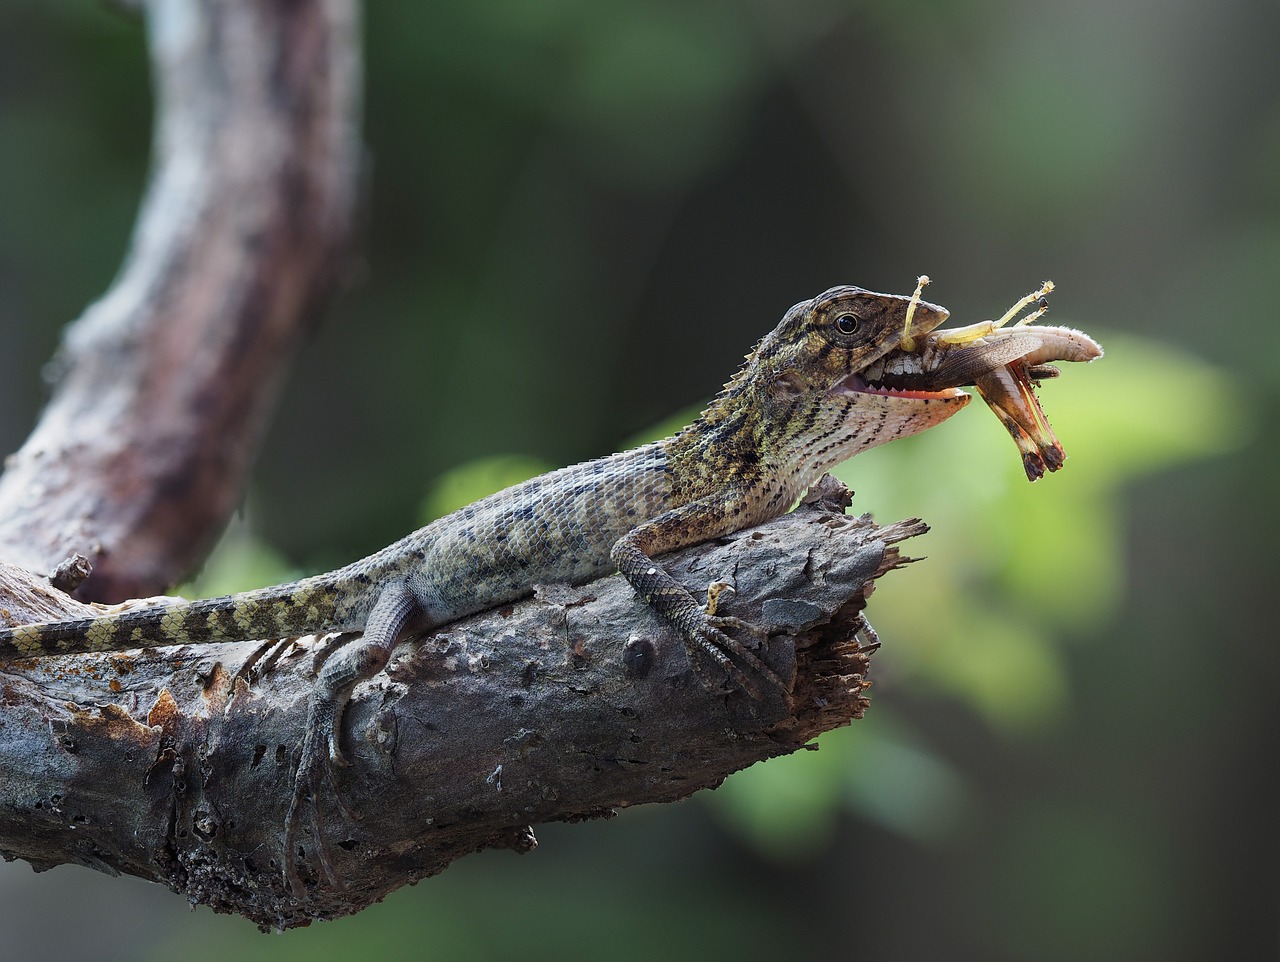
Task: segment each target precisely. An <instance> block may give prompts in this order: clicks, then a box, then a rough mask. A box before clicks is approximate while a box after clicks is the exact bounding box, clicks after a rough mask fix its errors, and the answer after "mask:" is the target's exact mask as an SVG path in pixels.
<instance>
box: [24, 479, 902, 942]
mask: <svg viewBox="0 0 1280 962" xmlns="http://www.w3.org/2000/svg"><path fill="white" fill-rule="evenodd" d="M923 529H924V526H923V525H921V524H920V523H919V522H904V523H902V524H900V525H895V526H892V527H890V528H878V527H877V526H876V525H875V524H874V523H872V522H871V521H870V520H869V519H867V518H861V519H856V518H849V517H846V516H844V515H843V514H842V513H839V512H838V506H837V505H833V504H831V503H830V501H829V500H828V501H823V502H820V503H817V504H812V505H809V506H806V507H802V508H801V509H800V510H799V511H797V512H795V513H793V514H791V515H788V516H787V517H784V518H782V519H779V520H777V521H775V522H772V523H771V524H768V525H765V526H762V527H760V528H757V529H753V530H749V531H745V532H742V533H740V534H738V535H736V536H734V537H733V538H731V539H726V541H725V542H723V543H716V544H710V545H703V546H700V547H697V548H693V549H690V550H687V551H684V552H681V553H679V554H678V555H675V556H673V557H672V560H671V564H670V570H671V571H672V573H673V574H674V575H675V576H676V577H677V579H679V580H682V581H683V582H685V583H686V584H687V585H688V586H689V587H690V589H691V590H695V591H698V590H704V589H705V587H706V585H707V584H708V582H709V581H712V580H716V579H718V578H725V580H728V581H730V582H731V583H733V584H734V585H735V586H736V592H734V593H733V594H732V595H731V596H730V597H729V600H728V601H724V602H722V610H724V611H726V612H728V613H733V614H737V615H739V616H741V617H746V618H749V619H751V620H752V621H755V622H757V623H759V624H763V625H766V626H768V627H769V628H770V630H771V632H772V637H771V639H770V642H769V645H768V653H767V655H766V661H767V662H768V663H769V665H770V666H771V667H772V668H773V669H774V671H776V672H777V673H778V674H779V675H781V676H782V677H783V678H791V677H794V678H795V695H794V699H793V703H792V705H791V706H787V705H784V704H782V702H781V701H780V700H778V701H775V702H754V701H752V700H751V699H750V698H748V697H746V696H745V695H742V694H740V693H734V694H727V695H725V694H721V695H716V694H714V693H711V692H708V691H707V690H706V689H704V688H703V687H702V685H701V684H700V683H699V681H698V678H697V676H696V674H694V672H693V671H692V669H691V667H690V665H689V663H688V660H687V657H686V655H685V651H684V647H683V645H682V644H681V642H680V641H679V639H678V638H676V637H675V636H674V635H672V634H671V633H670V631H669V630H668V629H667V628H666V626H665V625H664V624H663V623H662V622H660V621H659V620H658V619H657V618H656V617H655V616H654V615H653V613H652V612H651V611H650V610H649V609H648V608H647V607H646V606H645V605H644V604H643V603H642V602H640V601H639V600H638V599H637V598H636V596H635V594H634V592H633V591H632V589H631V588H630V586H629V585H627V583H626V582H625V581H624V580H623V579H622V578H621V577H618V576H615V577H611V578H605V579H602V580H600V581H597V582H593V583H591V584H588V585H585V586H583V587H579V588H567V587H555V588H548V589H545V590H543V591H541V592H540V593H539V596H538V597H537V598H535V599H531V600H529V601H526V602H524V603H521V604H518V605H514V606H511V607H509V608H504V609H501V610H498V611H493V612H488V613H485V614H483V615H480V616H477V617H475V618H471V619H468V620H466V621H462V622H458V623H456V624H453V625H449V626H447V627H446V628H444V629H442V630H439V631H437V632H436V633H434V634H432V635H430V636H428V637H427V638H425V639H421V640H419V641H416V642H412V643H409V644H405V645H402V646H401V649H400V651H399V653H398V658H397V659H396V660H395V661H394V662H393V664H392V666H391V668H390V669H389V670H388V672H387V673H386V675H385V676H380V677H379V678H378V679H376V680H374V681H373V682H371V683H369V684H367V685H364V686H362V687H361V688H360V689H358V691H357V697H356V699H355V701H354V703H353V705H352V707H351V709H350V710H349V711H348V712H347V717H346V724H345V730H344V732H343V737H344V743H345V745H347V746H348V748H349V753H350V756H351V760H352V766H351V767H350V768H348V769H343V770H341V771H340V772H338V774H337V777H336V780H335V782H334V784H333V785H332V786H331V790H330V791H326V792H323V793H321V797H320V798H318V799H317V800H316V803H317V805H318V808H317V812H318V814H319V816H320V821H321V823H322V825H323V834H324V837H325V842H326V844H327V846H328V848H327V851H328V853H329V855H330V858H331V859H332V862H333V866H334V868H335V871H336V874H337V876H338V878H339V880H340V881H341V882H342V883H343V885H344V886H345V887H333V886H330V885H327V884H326V883H325V882H324V880H323V876H322V875H321V873H320V872H319V870H318V868H317V863H316V859H315V850H314V839H313V838H312V836H311V835H310V834H309V833H307V832H304V833H303V834H302V837H301V841H302V851H301V852H300V855H301V858H302V863H301V864H302V866H303V876H304V878H305V879H306V881H307V892H306V893H305V896H304V897H303V898H301V899H297V898H295V897H294V896H293V894H292V893H290V892H289V891H288V889H287V887H286V885H285V884H284V882H283V879H282V871H281V867H282V864H283V860H284V857H285V854H284V852H283V851H282V850H281V845H282V840H283V826H284V820H285V814H286V812H287V809H288V804H289V799H290V793H291V791H292V785H293V773H294V769H295V765H296V761H297V758H296V750H297V745H298V742H299V741H300V736H299V732H300V731H301V730H302V726H303V724H304V720H305V712H306V700H307V695H308V694H309V692H310V685H311V679H310V672H309V670H308V668H309V665H310V662H311V657H312V651H313V648H314V646H313V644H312V642H314V639H311V640H307V641H304V642H301V643H299V644H298V645H296V646H295V647H293V648H292V649H291V650H289V651H288V653H287V654H285V655H284V656H283V657H281V658H279V660H274V656H275V653H272V654H270V655H267V656H266V657H263V655H264V652H267V651H268V650H269V648H267V647H264V646H262V645H258V644H254V643H246V644H236V645H210V646H197V647H190V646H188V647H175V648H165V649H155V650H152V651H149V652H135V653H128V654H115V655H94V656H78V657H63V658H57V659H45V660H42V661H24V662H20V663H17V664H14V665H6V666H4V674H2V675H0V681H2V682H3V687H2V689H0V691H2V695H3V701H4V705H5V711H4V722H3V724H4V733H5V734H4V738H3V739H0V772H3V773H4V778H3V779H0V852H3V854H4V856H5V857H6V858H23V859H26V860H27V861H29V862H31V863H32V865H34V866H36V867H37V868H47V867H50V866H52V865H56V864H59V863H63V862H78V863H80V864H83V865H89V866H92V867H94V868H98V869H101V870H103V871H108V872H121V873H126V874H130V875H137V876H140V877H142V878H146V879H151V880H154V881H157V882H161V883H163V884H165V885H168V886H169V887H170V888H171V889H173V890H174V891H176V892H180V893H182V894H183V895H185V896H186V897H187V898H188V899H190V900H191V901H192V902H194V903H202V904H207V905H211V906H212V907H213V908H214V909H216V910H218V911H223V912H234V913H238V914H240V915H243V916H245V917H247V918H249V919H252V920H253V921H255V922H257V923H258V924H260V925H262V926H264V927H290V926H295V925H304V924H307V923H308V922H310V921H311V920H313V919H316V918H333V917H336V916H341V915H346V914H350V913H352V912H355V911H358V910H359V909H361V908H363V907H365V906H367V905H369V904H371V903H372V902H374V901H377V900H378V899H380V898H382V897H383V896H385V895H386V894H387V893H388V892H390V891H392V890H393V889H396V888H398V887H400V886H402V885H404V884H406V883H410V882H414V881H417V880H418V879H420V878H423V877H425V876H428V875H433V874H435V873H437V872H439V871H441V870H443V869H444V868H445V867H446V866H447V865H448V864H449V863H450V862H451V861H452V860H453V859H455V858H458V857H459V856H462V855H466V854H469V853H471V852H475V851H479V850H480V849H484V848H494V847H501V848H513V849H515V850H517V851H528V850H530V849H532V848H533V846H534V844H535V843H534V838H533V832H532V828H531V826H532V825H534V824H537V823H540V822H548V821H574V820H580V819H584V818H594V817H602V816H607V815H609V814H610V813H611V811H612V810H613V809H615V808H618V807H622V806H629V805H636V804H641V803H644V802H662V801H672V800H675V799H680V798H684V797H686V796H688V795H690V794H692V793H693V792H695V791H697V790H698V789H701V788H709V787H714V786H716V785H718V784H719V783H720V782H721V781H722V780H723V779H724V778H725V777H726V776H727V775H729V774H730V773H731V772H734V771H737V770H738V769H741V768H745V767H746V766H748V765H751V764H753V763H754V762H756V761H759V760H761V759H765V758H770V757H772V756H775V755H780V754H785V753H788V752H792V751H795V750H796V749H797V748H799V747H800V746H802V745H804V744H805V743H806V742H808V741H809V740H811V739H812V738H813V737H815V736H816V735H817V734H818V733H820V732H822V731H826V730H828V729H830V728H834V727H837V726H839V725H844V724H847V723H848V722H849V720H850V719H851V718H856V717H861V715H862V712H863V710H864V709H865V707H866V705H867V701H866V697H865V694H864V689H865V687H866V684H867V682H866V681H865V675H866V671H867V666H868V655H869V651H867V650H865V649H863V648H861V647H860V646H859V644H858V642H857V641H856V640H855V638H854V637H853V636H854V632H855V629H856V625H857V617H856V616H857V613H858V612H859V611H860V610H861V608H862V606H863V604H864V600H865V595H866V594H867V593H868V592H869V590H870V586H871V583H872V582H873V581H874V579H875V578H877V577H879V576H880V575H881V574H883V573H884V572H886V571H888V570H890V569H892V568H894V567H895V566H897V565H898V564H900V563H901V561H902V559H900V557H899V555H898V551H897V549H896V548H895V547H893V545H894V544H895V543H896V542H898V541H900V540H902V539H904V538H906V537H910V536H912V535H914V534H918V533H919V532H921V531H922V530H923ZM0 604H3V600H2V599H0Z"/></svg>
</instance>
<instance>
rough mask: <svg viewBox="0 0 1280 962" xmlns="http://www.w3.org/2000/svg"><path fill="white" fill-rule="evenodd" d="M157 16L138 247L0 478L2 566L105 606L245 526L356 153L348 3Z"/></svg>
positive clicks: (162, 4) (148, 587) (353, 29)
mask: <svg viewBox="0 0 1280 962" xmlns="http://www.w3.org/2000/svg"><path fill="white" fill-rule="evenodd" d="M145 8H146V10H147V11H148V33H149V40H150V50H151V55H152V66H153V73H154V78H155V88H156V99H157V104H158V113H157V123H156V135H155V144H154V165H153V171H152V176H151V183H150V186H149V188H148V190H147V195H146V198H145V200H144V202H143V205H142V210H141V212H140V214H139V217H138V222H137V225H136V227H135V229H134V235H133V240H132V244H131V249H130V251H129V255H128V257H127V258H126V260H125V263H124V265H123V267H122V268H121V271H120V275H119V277H118V278H117V279H116V281H115V283H114V284H113V286H112V287H111V289H110V290H109V291H108V292H107V293H106V294H105V295H104V296H103V297H102V299H101V300H99V301H98V302H97V303H95V304H94V305H92V306H91V307H90V308H89V309H88V310H87V311H86V312H85V313H84V315H83V316H82V317H81V318H80V319H79V320H78V321H76V322H75V323H74V324H73V325H71V326H70V327H69V328H68V329H67V331H66V335H65V338H64V342H63V345H62V348H61V350H60V352H59V356H58V358H57V363H56V368H57V369H58V370H59V376H58V386H57V390H56V392H55V393H54V395H53V398H52V400H51V401H50V403H49V405H48V407H47V408H46V409H45V411H44V414H43V415H42V417H41V420H40V423H39V424H38V425H37V427H36V428H35V430H34V431H33V432H32V434H31V436H30V438H29V439H28V440H27V442H26V444H24V445H23V447H22V449H21V450H20V451H18V452H17V453H16V454H15V455H13V456H12V457H10V458H9V459H8V461H7V463H6V471H5V473H4V475H3V476H2V477H0V557H3V558H7V559H8V560H10V561H12V562H15V563H18V564H21V565H23V566H25V567H27V568H30V569H32V570H34V571H42V572H50V571H52V570H53V569H54V568H55V566H57V565H58V564H59V562H61V561H62V560H63V559H65V558H66V557H67V556H68V554H70V553H78V554H80V555H83V556H84V557H86V558H87V559H89V560H91V561H92V563H93V573H92V574H91V575H90V576H89V578H88V580H87V581H85V582H84V584H83V585H82V586H81V587H80V591H79V594H80V596H81V597H84V598H95V599H100V600H120V599H123V598H131V597H136V596H138V595H143V594H154V593H155V592H157V591H161V590H163V589H165V588H166V587H168V586H169V585H171V584H173V583H174V582H175V581H177V580H179V579H180V578H181V577H182V576H183V575H185V574H186V573H188V572H189V571H190V570H191V569H192V568H193V567H194V566H195V564H196V563H197V562H199V561H200V560H201V559H202V558H203V557H204V555H205V553H206V552H207V550H208V548H209V547H210V546H211V544H212V542H213V540H214V539H215V538H216V536H217V534H218V533H219V531H220V530H221V529H222V526H223V524H224V523H225V521H226V519H227V517H228V516H229V515H230V513H231V511H232V510H233V509H234V507H235V505H236V503H237V501H238V499H239V497H240V491H241V489H242V486H243V479H244V475H245V472H246V470H247V468H248V465H249V464H250V462H251V460H252V456H253V454H254V452H255V450H256V447H257V441H258V438H259V436H260V435H261V433H262V430H263V425H264V423H265V421H266V417H267V415H268V414H269V411H270V408H271V405H272V402H273V401H274V398H275V394H276V388H277V386H278V384H279V381H280V377H281V375H282V373H283V370H284V366H285V362H286V361H287V359H288V358H289V357H290V355H291V353H292V349H293V347H294V346H295V344H296V343H297V341H298V339H299V337H300V335H301V334H302V333H303V332H304V331H305V330H306V328H307V326H308V322H309V320H310V319H311V318H313V317H314V315H315V313H316V310H317V308H318V307H319V306H320V305H321V303H322V301H323V298H324V295H325V294H326V293H327V292H328V291H329V290H330V289H331V288H332V278H333V276H334V274H335V272H336V271H335V268H336V267H337V265H338V260H339V257H340V255H341V253H342V251H343V249H344V247H345V245H346V243H347V238H348V236H349V229H350V224H351V218H352V209H353V206H354V195H355V187H354V185H355V181H356V177H355V172H356V166H357V159H358V150H359V140H358V136H359V134H358V131H359V83H360V71H359V64H360V59H359V47H358V45H357V44H358V39H359V38H358V24H357V21H356V12H355V6H354V2H353V0H316V2H312V3H279V2H275V3H241V2H238V0H155V2H152V3H147V4H145Z"/></svg>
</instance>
